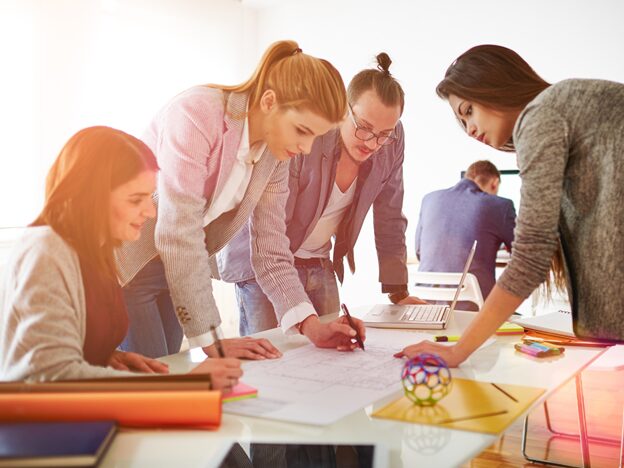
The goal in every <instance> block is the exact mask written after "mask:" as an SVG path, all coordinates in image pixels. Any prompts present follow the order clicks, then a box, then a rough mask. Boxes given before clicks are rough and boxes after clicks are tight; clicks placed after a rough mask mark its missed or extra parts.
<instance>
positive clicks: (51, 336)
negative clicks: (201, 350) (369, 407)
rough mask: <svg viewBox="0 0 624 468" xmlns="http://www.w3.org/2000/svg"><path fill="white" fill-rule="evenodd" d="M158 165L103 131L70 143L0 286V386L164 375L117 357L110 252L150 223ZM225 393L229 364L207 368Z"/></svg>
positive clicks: (137, 358) (139, 145)
mask: <svg viewBox="0 0 624 468" xmlns="http://www.w3.org/2000/svg"><path fill="white" fill-rule="evenodd" d="M157 171H158V166H157V164H156V159H155V158H154V155H153V153H152V152H151V150H150V149H149V148H148V147H147V146H146V145H145V144H144V143H143V142H141V141H140V140H138V139H136V138H134V137H132V136H131V135H128V134H126V133H124V132H121V131H119V130H115V129H112V128H109V127H91V128H86V129H84V130H81V131H80V132H78V133H77V134H76V135H74V136H73V137H72V138H71V139H70V140H69V141H68V142H67V144H66V145H65V147H64V148H63V149H62V151H61V153H60V154H59V156H58V158H57V159H56V161H55V163H54V165H53V166H52V168H51V169H50V172H49V174H48V177H47V183H46V199H45V205H44V208H43V210H42V212H41V214H40V215H39V216H38V217H37V219H36V220H35V222H34V223H33V224H32V225H31V227H29V228H27V229H26V232H25V234H24V236H23V238H22V239H21V240H20V241H19V242H17V244H16V247H15V249H14V252H13V254H12V256H11V258H10V260H9V262H8V264H7V265H6V267H5V271H4V276H3V280H2V282H1V283H0V307H1V309H0V380H9V381H15V380H30V381H46V380H62V379H79V378H97V377H109V376H115V375H133V374H135V373H137V372H143V373H145V372H147V373H167V372H168V368H167V366H166V365H165V364H163V363H161V362H159V361H156V360H154V359H150V358H147V357H145V356H142V355H139V354H135V353H125V352H122V351H119V350H117V347H118V346H119V344H120V343H121V341H122V340H123V338H124V336H125V334H126V331H127V329H128V316H127V312H126V308H125V305H124V301H123V296H122V293H121V288H120V286H119V284H118V281H117V271H116V267H115V259H114V249H115V247H116V246H117V245H119V243H120V242H121V241H129V240H136V239H138V238H139V237H140V232H141V227H142V225H143V223H144V222H145V220H147V219H148V218H153V217H154V216H155V208H154V204H153V201H152V193H153V192H154V189H155V185H156V174H157ZM193 372H202V373H210V374H211V376H212V381H213V386H214V387H215V388H228V387H231V386H232V385H233V384H235V383H236V382H237V379H238V377H239V376H240V375H241V373H242V371H241V369H240V362H239V361H238V360H236V359H208V360H206V361H204V362H203V363H202V364H200V365H199V366H197V367H196V368H195V369H194V370H193Z"/></svg>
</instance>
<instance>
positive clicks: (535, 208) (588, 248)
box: [498, 79, 624, 339]
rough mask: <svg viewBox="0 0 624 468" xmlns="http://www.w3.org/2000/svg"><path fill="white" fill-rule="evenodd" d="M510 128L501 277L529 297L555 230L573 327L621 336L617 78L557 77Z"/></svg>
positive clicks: (621, 135) (623, 258) (623, 298)
mask: <svg viewBox="0 0 624 468" xmlns="http://www.w3.org/2000/svg"><path fill="white" fill-rule="evenodd" d="M513 138H514V143H515V146H516V151H517V158H518V167H519V168H520V176H521V178H522V191H521V195H522V197H521V202H520V211H519V214H518V219H517V223H516V231H515V241H514V243H513V254H512V258H511V261H510V263H509V266H508V267H507V269H506V270H505V272H504V273H503V275H502V276H501V278H500V279H499V281H498V284H499V286H501V287H502V288H503V289H505V290H507V291H509V292H511V293H512V294H515V295H517V296H521V297H527V296H528V295H529V294H530V293H531V292H532V291H533V290H534V289H535V288H536V287H537V286H538V285H539V284H540V283H542V282H543V281H544V279H545V278H546V275H547V274H548V270H549V262H550V259H551V257H552V255H553V253H554V251H555V248H556V247H557V244H558V242H559V240H561V244H562V247H563V251H564V256H565V260H566V266H567V279H568V289H569V291H568V293H569V296H570V301H571V303H572V312H573V317H574V321H575V332H576V334H577V335H579V336H592V337H599V338H607V339H624V292H622V289H620V288H622V285H623V284H624V84H621V83H614V82H609V81H601V80H580V79H572V80H566V81H562V82H559V83H557V84H554V85H552V86H550V87H549V88H548V89H546V90H545V91H543V92H542V93H541V94H539V95H538V96H537V97H536V98H535V99H534V100H533V101H532V102H530V103H529V104H528V105H527V107H526V108H525V109H524V110H523V112H522V113H521V114H520V117H519V118H518V121H517V122H516V126H515V128H514V133H513Z"/></svg>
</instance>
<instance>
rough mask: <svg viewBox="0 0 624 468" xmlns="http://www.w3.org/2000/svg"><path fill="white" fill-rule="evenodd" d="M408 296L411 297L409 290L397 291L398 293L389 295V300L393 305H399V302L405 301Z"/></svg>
mask: <svg viewBox="0 0 624 468" xmlns="http://www.w3.org/2000/svg"><path fill="white" fill-rule="evenodd" d="M408 296H409V291H408V290H407V289H404V290H403V291H396V292H391V293H388V299H390V302H392V303H393V304H398V303H399V302H401V301H402V300H403V299H405V298H406V297H408Z"/></svg>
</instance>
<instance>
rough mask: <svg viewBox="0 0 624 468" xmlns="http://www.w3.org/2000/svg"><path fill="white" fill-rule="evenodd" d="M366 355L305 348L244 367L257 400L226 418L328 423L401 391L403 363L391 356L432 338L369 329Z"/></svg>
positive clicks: (232, 408)
mask: <svg viewBox="0 0 624 468" xmlns="http://www.w3.org/2000/svg"><path fill="white" fill-rule="evenodd" d="M366 337H367V339H366V351H362V350H359V349H358V350H355V351H354V352H338V351H335V350H333V349H319V348H316V347H315V346H314V345H312V344H309V345H306V346H302V347H300V348H297V349H294V350H291V351H287V352H286V353H284V355H283V357H282V358H280V359H276V360H266V361H253V362H249V363H246V364H245V366H244V370H245V377H244V379H245V382H246V383H248V384H250V385H252V386H254V387H256V388H258V390H259V391H258V397H257V398H253V399H249V400H243V401H234V402H231V403H228V404H227V405H224V407H223V411H224V412H225V413H234V414H241V415H246V416H259V417H264V418H269V419H278V420H282V421H290V422H297V423H304V424H316V425H325V424H331V423H333V422H335V421H338V420H339V419H341V418H343V417H344V416H347V415H348V414H350V413H353V412H354V411H357V410H359V409H361V408H363V407H364V406H366V405H369V404H372V403H373V402H375V401H377V400H379V399H380V398H384V397H386V396H388V395H391V394H393V393H395V392H399V391H400V390H401V382H400V374H401V368H402V366H403V361H402V360H401V359H397V358H395V357H393V356H392V355H393V354H394V353H395V352H397V351H399V350H401V349H403V348H404V347H405V346H407V345H409V344H413V343H417V342H419V341H421V340H423V339H427V338H431V336H430V335H426V334H422V333H413V332H404V331H395V330H378V329H368V330H367V331H366Z"/></svg>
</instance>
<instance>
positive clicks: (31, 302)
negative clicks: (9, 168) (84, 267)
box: [0, 226, 136, 381]
mask: <svg viewBox="0 0 624 468" xmlns="http://www.w3.org/2000/svg"><path fill="white" fill-rule="evenodd" d="M86 316H87V311H86V305H85V294H84V287H83V284H82V275H81V273H80V262H79V261H78V255H76V252H75V251H74V249H72V248H71V247H70V246H69V245H68V244H67V243H66V242H65V241H64V240H63V239H62V238H61V237H60V236H59V235H58V234H56V233H55V232H54V231H53V230H52V229H51V228H49V227H47V226H42V227H33V228H28V229H27V230H26V232H25V234H24V236H23V237H22V238H21V239H20V240H19V241H18V242H17V243H16V245H15V249H14V250H13V252H12V255H11V258H10V259H9V261H8V263H7V265H6V267H5V270H4V274H3V278H2V281H1V283H0V381H3V380H29V381H45V380H64V379H80V378H99V377H111V376H122V375H136V374H134V373H131V372H125V371H117V370H114V369H112V368H104V367H98V366H93V365H91V364H89V363H88V362H86V361H85V360H84V358H83V355H82V347H83V344H84V339H85V333H86Z"/></svg>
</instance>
